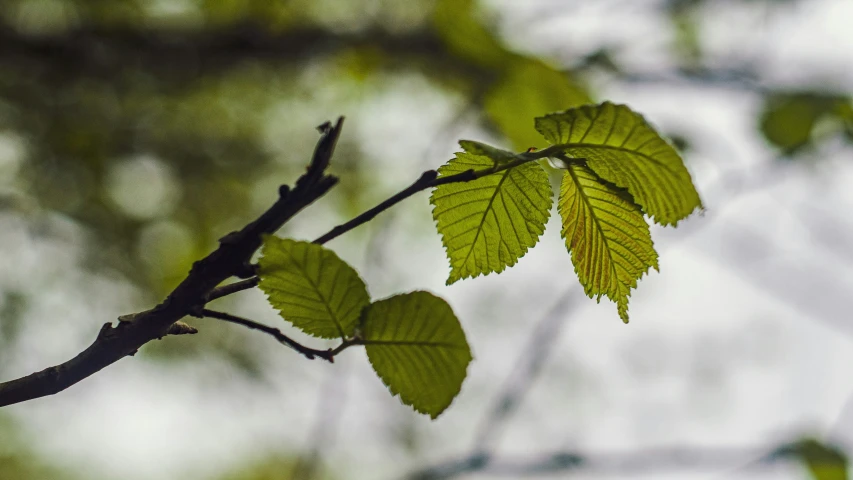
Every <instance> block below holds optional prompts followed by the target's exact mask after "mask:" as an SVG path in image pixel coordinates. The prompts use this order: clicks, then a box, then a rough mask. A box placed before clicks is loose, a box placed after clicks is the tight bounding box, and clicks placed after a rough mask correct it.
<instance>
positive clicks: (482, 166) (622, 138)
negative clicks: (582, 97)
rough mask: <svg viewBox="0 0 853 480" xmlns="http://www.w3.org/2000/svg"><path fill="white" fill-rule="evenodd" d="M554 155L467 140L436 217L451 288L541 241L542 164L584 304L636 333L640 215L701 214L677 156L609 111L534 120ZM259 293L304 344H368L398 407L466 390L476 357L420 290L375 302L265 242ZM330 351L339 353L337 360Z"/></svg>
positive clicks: (619, 112)
mask: <svg viewBox="0 0 853 480" xmlns="http://www.w3.org/2000/svg"><path fill="white" fill-rule="evenodd" d="M535 124H536V128H537V129H538V130H539V131H540V132H541V133H542V134H543V135H544V137H545V139H546V140H548V141H549V142H550V143H552V145H551V146H550V147H547V148H545V149H543V150H539V151H533V150H531V151H527V152H524V153H519V154H516V153H512V152H510V151H507V150H502V149H500V148H496V147H493V146H490V145H486V144H484V143H480V142H476V141H472V140H462V141H460V142H459V144H460V146H462V148H463V150H465V151H464V152H460V153H457V154H456V157H455V158H454V159H452V160H450V161H449V162H448V163H447V164H445V165H443V166H442V167H441V168H439V170H438V174H439V177H438V178H439V179H447V178H448V177H451V176H454V175H458V174H462V173H465V172H468V174H467V176H465V175H463V176H459V177H457V178H453V179H450V180H447V181H446V182H445V183H442V184H440V185H439V186H438V187H436V188H435V190H434V191H433V193H432V196H431V197H430V202H431V203H432V204H433V206H434V208H433V218H434V219H435V221H436V226H437V228H438V231H439V233H440V234H441V237H442V242H443V243H444V246H445V249H446V251H447V256H448V258H449V259H450V266H451V271H450V276H449V278H448V280H447V283H448V284H451V283H453V282H455V281H457V280H460V279H462V278H468V277H476V276H478V275H485V274H489V273H491V272H501V271H503V270H504V269H505V268H506V267H509V266H512V265H514V264H515V263H516V262H517V261H518V259H519V258H521V256H522V255H524V254H525V253H526V252H527V250H528V249H529V248H530V247H532V246H534V245H535V244H536V242H538V241H539V237H540V236H541V235H542V233H543V232H544V229H545V223H546V222H547V220H548V217H549V215H550V210H551V206H552V203H553V195H552V190H551V183H550V181H549V178H548V174H547V173H546V172H545V170H543V168H542V166H540V165H539V164H537V163H536V162H535V160H541V159H544V158H554V159H556V160H558V161H559V162H562V165H563V168H564V169H565V172H564V173H563V181H562V187H561V189H560V195H559V210H560V215H561V217H562V220H563V228H562V232H561V233H562V235H563V237H564V238H565V239H566V246H567V247H568V249H569V251H570V252H571V256H572V261H573V263H574V266H575V272H576V273H577V275H578V278H579V280H580V282H581V284H582V285H583V287H584V291H585V292H586V294H587V295H589V296H590V297H595V296H597V299H598V300H600V299H601V297H602V296H607V297H608V298H610V299H611V300H612V301H613V302H615V303H616V306H617V310H618V312H619V316H620V317H621V318H622V320H623V321H624V322H626V323H627V322H628V297H629V296H630V293H631V289H632V288H636V286H637V281H638V280H639V279H640V278H641V277H642V276H643V274H645V273H646V272H648V271H649V269H650V268H655V269H657V268H658V255H657V252H655V249H654V246H653V244H652V238H651V234H650V232H649V225H648V223H646V220H645V219H644V218H643V215H644V213H645V214H648V215H649V216H650V217H651V218H652V219H653V220H655V221H657V222H659V223H662V224H664V225H670V224H671V225H674V224H675V223H677V222H678V221H679V220H681V219H682V218H684V217H686V216H687V215H689V214H690V213H691V212H692V211H693V210H695V209H696V208H699V207H701V201H700V200H699V195H698V193H696V190H695V188H694V187H693V183H692V181H691V180H690V174H689V173H688V172H687V169H686V168H685V166H684V164H683V162H682V160H681V157H679V156H678V153H676V151H675V150H674V149H673V147H672V146H670V144H669V143H667V142H666V141H665V140H663V138H661V137H660V136H659V135H658V134H657V133H656V132H655V131H654V130H653V129H652V128H651V127H650V126H649V125H648V124H647V123H646V122H645V120H643V117H641V116H640V115H638V114H636V113H634V112H632V111H631V110H630V109H629V108H628V107H626V106H624V105H614V104H612V103H603V104H601V105H594V106H593V105H588V106H582V107H578V108H574V109H569V110H566V111H565V112H562V113H555V114H551V115H546V116H544V117H539V118H537V119H536V122H535ZM259 263H260V265H259V266H260V268H259V272H258V275H259V277H260V288H261V289H262V290H263V291H264V292H266V293H267V295H268V296H269V300H270V303H271V304H272V305H273V306H274V307H276V308H277V309H279V310H280V312H281V314H282V316H283V317H284V318H285V319H286V320H288V321H290V322H291V323H292V324H293V325H295V326H297V327H298V328H300V329H302V330H303V331H305V332H306V333H309V334H312V335H316V336H319V337H324V338H334V337H340V338H341V339H342V340H343V341H344V343H343V344H342V345H341V347H340V348H339V349H337V350H336V351H340V350H342V349H343V348H346V347H349V346H351V345H359V344H360V345H364V346H365V350H366V351H367V357H368V359H369V360H370V364H371V365H372V366H373V369H374V370H375V371H376V373H377V375H379V377H380V378H381V379H382V381H383V382H384V383H385V385H387V386H388V389H389V390H390V391H391V393H392V394H393V395H399V396H400V399H401V400H402V402H403V403H405V404H407V405H410V406H412V407H413V408H414V409H415V410H416V411H418V412H421V413H425V414H427V415H429V416H430V417H432V418H436V417H437V416H438V415H440V414H441V412H443V411H444V410H445V409H446V408H447V407H448V406H449V405H450V403H451V402H452V401H453V399H454V398H455V397H456V395H458V394H459V391H460V389H461V387H462V382H463V381H464V379H465V376H466V372H467V368H468V364H469V363H470V362H471V360H472V357H471V351H470V348H469V347H468V342H467V340H466V339H465V333H464V332H463V331H462V327H461V325H460V324H459V320H458V319H457V318H456V315H455V314H454V313H453V310H452V309H451V308H450V305H448V304H447V302H445V301H444V300H442V299H440V298H438V297H436V296H434V295H432V294H430V293H427V292H412V293H407V294H401V295H395V296H392V297H390V298H387V299H384V300H380V301H377V302H374V303H369V297H368V294H367V289H366V287H365V285H364V282H363V281H362V280H361V278H359V276H358V274H357V273H356V272H355V270H354V269H353V268H352V267H350V266H349V265H347V264H346V263H344V262H343V261H341V260H340V259H339V258H338V257H337V256H336V255H335V254H334V253H332V252H331V251H329V250H326V249H325V248H323V247H321V246H319V245H315V244H312V243H308V242H298V241H294V240H286V239H279V238H276V237H267V238H266V239H265V242H264V247H263V256H262V257H261V259H260V262H259ZM330 352H332V351H330Z"/></svg>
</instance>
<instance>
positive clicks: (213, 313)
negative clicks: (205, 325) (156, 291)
mask: <svg viewBox="0 0 853 480" xmlns="http://www.w3.org/2000/svg"><path fill="white" fill-rule="evenodd" d="M201 315H202V316H203V317H208V318H215V319H217V320H223V321H226V322H230V323H236V324H237V325H243V326H244V327H248V328H251V329H253V330H258V331H261V332H264V333H266V334H268V335H271V336H272V337H273V338H275V339H276V340H278V341H279V343H281V344H284V345H286V346H288V347H290V348H292V349H293V350H295V351H297V352H298V353H300V354H301V355H303V356H304V357H305V358H307V359H308V360H313V359H314V358H315V357H319V358H322V359H323V360H326V361H328V362H329V363H335V355H337V354H339V353H341V352H342V351H344V350H346V349H347V348H349V347H351V346H353V345H363V344H364V342H363V341H362V340H361V339H359V338H351V339H344V341H343V342H341V344H340V345H338V346H337V347H335V348H329V349H326V350H317V349H314V348H310V347H306V346H305V345H302V344H301V343H299V342H297V341H296V340H294V339H292V338H290V337H288V336H287V335H285V334H283V333H281V330H279V329H277V328H273V327H269V326H267V325H264V324H262V323H258V322H256V321H254V320H249V319H248V318H243V317H238V316H237V315H232V314H230V313H226V312H220V311H217V310H210V309H207V308H205V309H203V310H202V311H201Z"/></svg>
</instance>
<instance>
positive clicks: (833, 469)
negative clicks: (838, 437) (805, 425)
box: [771, 438, 849, 480]
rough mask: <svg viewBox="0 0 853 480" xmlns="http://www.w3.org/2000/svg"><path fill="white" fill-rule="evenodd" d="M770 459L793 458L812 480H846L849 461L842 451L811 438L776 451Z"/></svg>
mask: <svg viewBox="0 0 853 480" xmlns="http://www.w3.org/2000/svg"><path fill="white" fill-rule="evenodd" d="M771 457H793V458H796V459H798V460H800V461H802V462H803V463H804V464H805V467H806V469H807V470H808V471H809V473H810V474H811V476H812V478H813V479H814V480H847V478H848V475H847V469H848V466H849V461H848V460H847V456H846V455H845V454H844V452H843V451H841V450H839V449H838V448H837V447H835V446H833V445H829V444H826V443H823V442H820V441H818V440H815V439H813V438H805V439H802V440H799V441H797V442H794V443H791V444H788V445H785V446H783V447H780V448H778V449H776V450H775V451H774V452H773V453H772V454H771Z"/></svg>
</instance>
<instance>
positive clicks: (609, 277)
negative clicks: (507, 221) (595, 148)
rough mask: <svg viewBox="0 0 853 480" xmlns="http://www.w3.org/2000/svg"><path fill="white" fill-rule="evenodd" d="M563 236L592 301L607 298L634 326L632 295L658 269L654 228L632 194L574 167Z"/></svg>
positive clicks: (564, 204)
mask: <svg viewBox="0 0 853 480" xmlns="http://www.w3.org/2000/svg"><path fill="white" fill-rule="evenodd" d="M559 206H560V216H561V217H562V218H563V231H562V234H563V237H564V238H565V239H566V246H567V247H568V249H569V251H570V252H571V254H572V263H574V265H575V272H577V274H578V279H579V280H580V282H581V284H582V285H583V288H584V291H585V292H586V294H587V295H589V296H590V297H592V296H594V295H598V299H599V300H600V299H601V295H607V297H609V298H610V299H611V300H613V301H614V302H616V306H617V309H618V311H619V316H620V317H621V318H622V321H624V322H625V323H628V296H629V295H630V294H631V289H632V288H634V287H636V286H637V280H639V279H640V277H642V276H643V274H644V273H646V272H647V271H648V270H649V267H654V268H655V269H657V268H658V255H657V252H655V249H654V246H653V245H652V237H651V234H650V232H649V225H648V224H647V223H646V220H645V219H644V218H643V212H642V211H640V208H639V207H638V206H637V205H636V204H635V203H634V202H633V201H632V199H631V197H630V195H629V194H627V192H625V191H623V190H621V189H618V188H617V187H613V186H610V185H607V184H606V183H604V182H602V181H601V180H600V179H599V178H598V177H597V176H596V175H595V173H593V172H592V170H590V169H589V168H588V167H586V166H584V165H578V164H572V165H569V166H568V169H567V170H566V173H565V174H564V175H563V183H562V186H561V188H560V200H559Z"/></svg>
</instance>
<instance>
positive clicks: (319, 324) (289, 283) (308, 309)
mask: <svg viewBox="0 0 853 480" xmlns="http://www.w3.org/2000/svg"><path fill="white" fill-rule="evenodd" d="M262 253H263V255H262V256H261V259H260V261H259V262H258V263H259V264H260V270H259V271H258V276H259V277H260V279H261V281H260V284H259V287H260V289H261V290H263V291H264V293H266V294H267V295H268V296H269V300H270V303H271V304H272V305H273V307H275V308H276V309H278V310H279V311H280V312H281V316H282V317H284V319H285V320H287V321H289V322H290V323H292V324H293V325H294V326H296V327H298V328H299V329H301V330H302V331H304V332H305V333H307V334H310V335H314V336H317V337H321V338H336V337H340V338H343V337H349V336H351V335H352V334H353V332H354V331H355V328H356V326H357V325H358V319H359V316H360V315H361V311H362V309H363V308H364V307H365V306H367V305H368V304H369V303H370V297H369V296H368V294H367V288H366V287H365V285H364V282H363V281H362V280H361V278H360V277H359V276H358V273H356V271H355V270H353V268H352V267H350V266H349V265H347V264H346V263H345V262H344V261H343V260H341V259H340V258H338V256H337V255H335V253H334V252H332V251H331V250H327V249H325V248H323V247H321V246H320V245H315V244H313V243H309V242H298V241H295V240H290V239H284V238H278V237H274V236H268V237H266V239H265V240H264V247H263V252H262Z"/></svg>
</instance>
